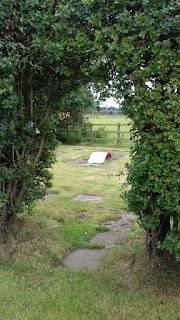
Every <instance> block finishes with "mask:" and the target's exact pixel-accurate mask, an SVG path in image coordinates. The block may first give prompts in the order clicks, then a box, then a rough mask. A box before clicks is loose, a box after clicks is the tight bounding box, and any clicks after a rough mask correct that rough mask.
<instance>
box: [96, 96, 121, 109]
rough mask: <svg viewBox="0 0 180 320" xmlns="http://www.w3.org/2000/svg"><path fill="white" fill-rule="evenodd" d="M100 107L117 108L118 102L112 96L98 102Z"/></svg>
mask: <svg viewBox="0 0 180 320" xmlns="http://www.w3.org/2000/svg"><path fill="white" fill-rule="evenodd" d="M100 107H116V108H119V104H118V103H117V102H116V100H114V98H113V97H111V98H108V99H107V100H106V101H102V102H101V103H100Z"/></svg>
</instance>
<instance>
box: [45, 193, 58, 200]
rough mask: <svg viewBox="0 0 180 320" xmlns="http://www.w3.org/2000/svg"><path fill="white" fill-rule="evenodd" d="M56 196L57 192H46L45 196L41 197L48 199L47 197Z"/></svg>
mask: <svg viewBox="0 0 180 320" xmlns="http://www.w3.org/2000/svg"><path fill="white" fill-rule="evenodd" d="M55 196H57V194H55V193H47V194H45V196H44V197H43V199H44V200H48V199H51V198H53V197H55Z"/></svg>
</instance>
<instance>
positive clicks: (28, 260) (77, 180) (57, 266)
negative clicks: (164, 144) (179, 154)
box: [0, 146, 180, 320]
mask: <svg viewBox="0 0 180 320" xmlns="http://www.w3.org/2000/svg"><path fill="white" fill-rule="evenodd" d="M92 150H97V151H103V150H108V151H109V148H106V147H103V148H102V147H101V148H100V147H97V146H93V147H88V146H61V147H60V148H58V150H57V163H56V164H55V166H54V168H53V173H54V180H53V187H52V189H51V190H50V192H51V193H54V194H55V196H54V197H53V198H51V199H49V200H45V201H39V202H38V203H37V206H36V208H35V209H34V214H33V215H31V216H26V215H25V214H24V215H22V216H20V217H19V219H18V221H17V222H16V224H15V226H14V227H13V229H12V230H11V234H10V235H9V240H8V242H7V244H6V245H4V246H3V247H1V248H0V251H1V265H0V283H1V286H0V305H1V308H0V319H1V320H14V319H18V320H39V319H46V320H56V319H57V320H59V319H60V320H70V319H73V320H85V319H87V320H109V319H111V320H144V319H147V320H157V319H158V320H179V319H180V306H179V301H180V296H179V287H180V279H179V270H178V266H177V265H173V264H172V263H171V261H167V264H162V263H160V262H158V263H155V262H151V263H150V262H149V261H148V260H146V257H145V252H144V234H143V231H142V230H140V229H139V227H138V225H135V226H134V227H133V229H132V231H131V234H130V235H129V236H128V239H127V242H126V244H125V245H121V246H114V248H113V249H112V250H111V251H109V253H108V254H107V256H106V257H105V259H104V260H103V261H102V264H101V266H100V267H99V269H98V270H94V271H78V270H77V271H72V270H69V269H66V268H64V267H63V266H62V265H61V259H62V257H63V256H64V255H66V254H67V253H68V252H69V251H71V250H74V249H76V248H82V247H89V243H88V240H89V239H90V238H91V237H92V236H93V235H94V234H95V233H96V232H97V229H98V226H99V225H100V223H101V222H103V221H107V220H111V219H116V218H118V212H119V210H120V209H122V208H126V205H125V203H124V202H123V199H122V198H121V194H120V192H119V191H118V189H119V187H120V185H121V184H122V183H123V182H124V181H125V176H121V177H120V179H119V176H118V174H119V172H120V171H124V173H125V169H124V164H125V162H127V161H128V159H129V153H128V152H125V149H124V148H119V149H118V148H115V149H114V150H115V152H116V154H115V156H114V160H113V159H112V160H110V162H107V163H106V164H105V165H103V166H101V167H93V166H90V167H76V166H74V164H75V162H78V161H79V162H81V161H83V160H85V159H87V158H88V155H89V154H90V152H91V151H92ZM126 150H127V149H126ZM78 194H89V195H100V196H102V197H103V198H102V200H101V201H100V202H98V203H89V202H88V203H87V202H79V201H76V200H73V199H74V197H75V196H77V195H78Z"/></svg>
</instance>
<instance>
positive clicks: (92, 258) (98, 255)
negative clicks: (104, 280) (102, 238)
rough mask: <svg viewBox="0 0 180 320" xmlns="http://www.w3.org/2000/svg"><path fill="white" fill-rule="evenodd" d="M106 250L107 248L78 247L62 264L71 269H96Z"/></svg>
mask: <svg viewBox="0 0 180 320" xmlns="http://www.w3.org/2000/svg"><path fill="white" fill-rule="evenodd" d="M106 252H107V250H106V249H78V250H76V251H73V252H71V253H70V254H69V255H68V256H67V257H66V258H65V259H64V260H63V263H62V264H63V265H64V266H65V267H68V268H71V269H85V270H91V269H96V268H97V267H98V266H99V264H100V261H101V260H102V258H103V257H104V256H105V254H106Z"/></svg>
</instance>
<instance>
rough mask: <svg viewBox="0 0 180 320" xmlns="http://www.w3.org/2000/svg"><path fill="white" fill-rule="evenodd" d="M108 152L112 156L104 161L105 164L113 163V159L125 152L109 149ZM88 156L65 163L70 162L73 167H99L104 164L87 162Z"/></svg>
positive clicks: (120, 156) (117, 158) (123, 154)
mask: <svg viewBox="0 0 180 320" xmlns="http://www.w3.org/2000/svg"><path fill="white" fill-rule="evenodd" d="M110 152H111V154H112V158H110V160H108V161H105V162H104V163H105V164H106V165H107V166H111V165H113V164H114V162H115V161H117V160H119V159H120V158H122V157H124V156H125V154H126V153H125V152H118V151H110ZM88 158H89V156H88V157H87V158H80V159H77V160H75V161H68V162H67V163H70V164H72V165H74V166H75V167H89V166H91V167H92V166H93V167H101V166H103V165H104V163H88V162H87V160H88Z"/></svg>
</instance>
